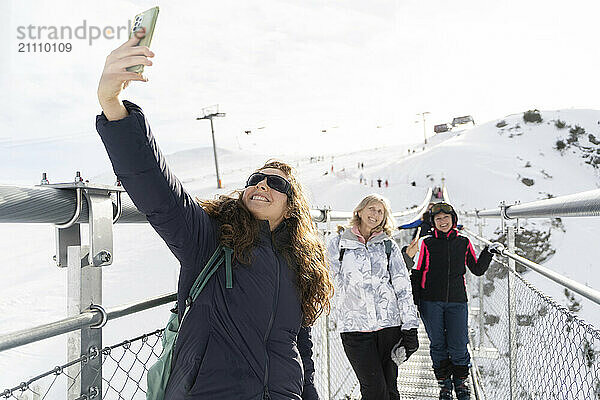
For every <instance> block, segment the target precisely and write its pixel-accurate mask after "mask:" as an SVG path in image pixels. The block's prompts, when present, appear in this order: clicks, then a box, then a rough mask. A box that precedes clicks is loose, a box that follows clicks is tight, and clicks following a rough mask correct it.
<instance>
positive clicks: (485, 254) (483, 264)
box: [465, 238, 493, 276]
mask: <svg viewBox="0 0 600 400" xmlns="http://www.w3.org/2000/svg"><path fill="white" fill-rule="evenodd" d="M465 239H466V240H467V254H465V261H466V264H467V266H468V267H469V269H470V270H471V272H472V273H473V274H475V275H477V276H481V275H483V274H485V271H487V269H488V268H489V266H490V262H491V261H492V256H493V255H492V253H490V252H489V250H488V248H487V246H486V247H485V248H484V249H483V250H482V251H481V254H479V259H477V256H476V255H475V250H474V249H473V245H472V244H471V241H470V240H469V239H468V238H465Z"/></svg>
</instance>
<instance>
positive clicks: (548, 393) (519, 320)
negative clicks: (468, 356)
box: [467, 256, 600, 400]
mask: <svg viewBox="0 0 600 400" xmlns="http://www.w3.org/2000/svg"><path fill="white" fill-rule="evenodd" d="M469 275H471V274H467V276H469ZM509 275H510V276H511V277H512V280H513V282H514V283H513V285H512V288H511V290H513V294H514V299H515V301H514V305H515V314H516V318H515V324H513V326H516V332H515V337H516V352H514V354H515V359H514V360H512V362H513V368H514V369H515V371H516V374H515V377H516V382H514V384H513V386H512V387H513V390H514V393H513V394H512V398H511V394H510V393H511V389H510V387H511V382H510V368H511V364H510V363H511V360H510V348H509V343H510V340H509V327H510V321H509V315H510V314H509V308H508V299H509V292H508V281H509V279H508V277H509ZM469 278H470V279H469V292H470V299H469V301H470V305H471V306H472V307H473V306H475V307H477V305H478V304H480V302H479V300H480V299H479V296H480V293H482V294H483V307H482V310H476V312H475V313H473V315H471V316H470V317H471V321H470V328H471V342H472V344H473V348H474V349H475V354H474V356H475V357H476V362H477V365H478V366H479V371H480V374H481V379H482V382H481V386H482V387H483V390H484V391H485V395H486V398H488V399H497V400H501V399H507V400H513V399H527V400H534V399H544V400H547V399H557V400H575V399H590V400H598V399H600V330H597V329H595V328H594V327H592V326H591V325H588V324H586V323H585V322H584V321H583V320H581V319H580V318H578V317H577V315H575V313H574V312H572V311H571V310H569V309H568V308H567V307H565V306H562V305H560V304H558V303H557V302H556V301H555V300H553V299H552V298H550V297H548V296H546V295H545V294H544V293H542V292H540V291H539V290H538V289H536V288H535V287H533V286H532V285H531V284H530V283H529V282H527V280H525V279H524V278H523V276H521V274H519V273H517V272H513V271H511V270H510V268H509V265H508V262H507V261H505V260H502V259H501V257H498V256H496V257H495V260H494V261H493V262H492V265H491V266H490V268H489V270H488V271H487V272H486V274H485V275H484V276H482V277H475V276H472V275H471V276H469ZM480 285H481V288H480ZM480 313H482V314H480ZM480 316H481V317H482V318H483V321H482V324H481V325H480V323H479V321H478V319H479V318H480ZM480 326H483V332H480ZM490 349H492V350H493V349H496V350H497V352H494V351H490Z"/></svg>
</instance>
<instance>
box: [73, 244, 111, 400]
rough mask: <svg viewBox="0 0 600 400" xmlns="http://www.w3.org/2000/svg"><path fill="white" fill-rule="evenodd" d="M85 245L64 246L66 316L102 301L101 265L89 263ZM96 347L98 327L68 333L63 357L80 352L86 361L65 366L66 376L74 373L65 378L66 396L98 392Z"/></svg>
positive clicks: (99, 368) (99, 369)
mask: <svg viewBox="0 0 600 400" xmlns="http://www.w3.org/2000/svg"><path fill="white" fill-rule="evenodd" d="M89 249H90V248H89V246H69V247H68V248H67V264H68V266H67V268H68V282H67V313H68V315H69V316H76V315H79V314H80V313H81V312H82V311H85V310H87V309H88V308H89V307H90V305H91V304H102V268H97V267H94V266H93V265H90V263H89V262H88V256H89ZM100 349H102V329H93V328H90V327H86V328H83V329H81V330H80V331H76V332H72V333H69V335H68V338H67V359H68V360H74V359H77V358H79V357H81V356H82V355H84V354H87V355H89V356H90V358H89V359H88V361H87V362H84V363H81V364H79V363H77V364H74V365H73V366H71V367H69V372H68V374H69V376H71V377H76V378H75V380H74V382H72V384H71V382H69V389H68V398H69V399H76V398H79V397H80V396H81V395H84V394H85V395H90V394H93V393H96V395H98V394H101V393H102V355H101V354H100V353H99V351H100ZM80 368H81V373H80ZM90 398H92V397H91V396H90Z"/></svg>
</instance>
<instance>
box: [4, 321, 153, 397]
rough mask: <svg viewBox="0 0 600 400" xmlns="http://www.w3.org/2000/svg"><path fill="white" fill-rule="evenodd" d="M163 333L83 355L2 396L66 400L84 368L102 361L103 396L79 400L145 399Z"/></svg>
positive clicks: (88, 394)
mask: <svg viewBox="0 0 600 400" xmlns="http://www.w3.org/2000/svg"><path fill="white" fill-rule="evenodd" d="M162 331H163V330H162V329H160V330H157V331H154V332H151V333H148V334H145V335H141V336H138V337H136V338H133V339H130V340H125V341H123V342H121V343H118V344H115V345H113V346H107V347H105V348H103V349H102V350H101V351H99V352H95V353H92V354H90V355H83V356H81V357H79V358H77V359H75V360H72V361H70V362H68V363H66V364H64V365H60V366H57V367H55V368H53V369H51V370H50V371H47V372H45V373H43V374H40V375H37V376H35V377H33V378H31V379H29V380H27V381H25V382H22V383H20V384H19V385H17V386H15V387H13V388H10V389H6V390H4V391H3V392H1V393H0V398H2V399H15V400H44V399H66V398H67V392H68V391H69V389H70V388H71V387H73V386H74V385H76V384H77V379H78V378H79V374H80V372H81V368H82V366H83V365H84V364H86V363H87V362H88V361H89V360H91V359H92V358H95V357H102V376H100V373H98V375H97V377H96V380H95V382H100V379H101V380H102V396H101V397H100V396H99V393H97V392H95V391H92V392H91V393H87V394H82V395H81V396H79V397H78V398H76V399H75V400H91V399H93V398H95V399H100V398H102V399H106V400H109V399H110V400H112V399H119V400H130V399H145V398H146V373H147V372H148V368H149V367H150V366H151V365H152V363H154V361H156V359H157V358H158V356H159V355H160V352H161V351H162V344H161V337H162Z"/></svg>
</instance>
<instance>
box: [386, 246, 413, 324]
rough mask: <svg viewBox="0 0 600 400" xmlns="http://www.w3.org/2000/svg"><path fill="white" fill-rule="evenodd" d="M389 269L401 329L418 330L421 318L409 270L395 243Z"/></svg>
mask: <svg viewBox="0 0 600 400" xmlns="http://www.w3.org/2000/svg"><path fill="white" fill-rule="evenodd" d="M389 268H390V271H389V273H390V274H391V280H392V286H393V287H394V292H395V293H396V299H397V301H398V308H399V309H400V318H401V319H402V327H401V328H402V329H403V330H408V329H412V328H418V327H419V318H418V317H417V308H416V307H415V303H414V299H413V294H412V289H411V282H410V278H409V276H408V269H406V265H404V260H403V258H402V254H401V253H400V249H399V248H398V245H397V244H396V243H395V242H393V241H392V254H391V255H390V265H389Z"/></svg>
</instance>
